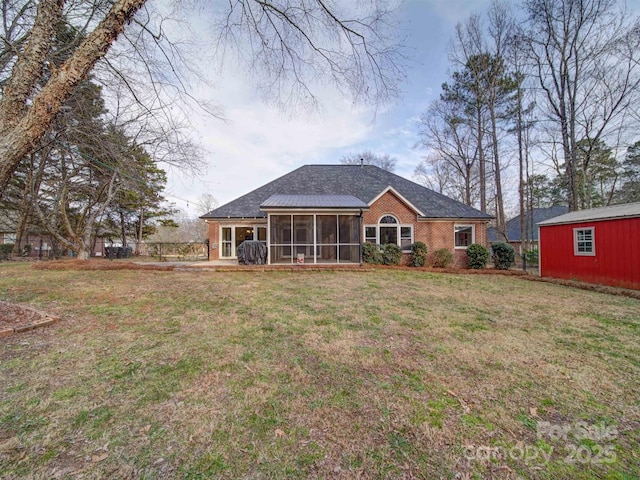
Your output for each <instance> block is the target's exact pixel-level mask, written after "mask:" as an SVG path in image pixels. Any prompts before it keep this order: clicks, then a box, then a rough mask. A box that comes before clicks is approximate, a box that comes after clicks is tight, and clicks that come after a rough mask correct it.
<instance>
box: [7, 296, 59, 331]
mask: <svg viewBox="0 0 640 480" xmlns="http://www.w3.org/2000/svg"><path fill="white" fill-rule="evenodd" d="M58 320H60V319H59V318H58V317H55V316H53V315H49V314H47V313H44V312H39V311H38V310H34V309H32V308H28V307H23V306H20V305H15V304H13V303H7V302H2V301H0V338H1V337H8V336H9V335H13V334H14V333H19V332H25V331H27V330H33V329H34V328H38V327H46V326H48V325H51V324H53V323H55V322H57V321H58Z"/></svg>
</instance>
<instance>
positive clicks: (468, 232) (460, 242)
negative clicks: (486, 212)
mask: <svg viewBox="0 0 640 480" xmlns="http://www.w3.org/2000/svg"><path fill="white" fill-rule="evenodd" d="M475 233H476V232H475V226H474V225H456V226H455V227H454V236H455V247H456V248H467V247H468V246H469V245H471V244H472V243H475Z"/></svg>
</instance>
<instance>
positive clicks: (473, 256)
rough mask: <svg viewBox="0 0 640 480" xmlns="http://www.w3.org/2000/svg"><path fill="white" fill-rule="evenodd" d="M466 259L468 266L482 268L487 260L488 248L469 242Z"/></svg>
mask: <svg viewBox="0 0 640 480" xmlns="http://www.w3.org/2000/svg"><path fill="white" fill-rule="evenodd" d="M467 261H468V263H469V268H475V269H476V270H480V269H483V268H484V267H486V266H487V262H488V261H489V250H488V249H487V248H486V247H485V246H484V245H480V244H479V243H474V244H471V245H469V246H468V247H467Z"/></svg>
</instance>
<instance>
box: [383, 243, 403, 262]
mask: <svg viewBox="0 0 640 480" xmlns="http://www.w3.org/2000/svg"><path fill="white" fill-rule="evenodd" d="M401 260H402V250H401V249H400V247H399V246H398V245H396V244H395V243H387V244H386V245H383V246H382V263H384V264H385V265H400V261H401Z"/></svg>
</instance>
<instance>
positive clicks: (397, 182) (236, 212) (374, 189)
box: [200, 165, 493, 220]
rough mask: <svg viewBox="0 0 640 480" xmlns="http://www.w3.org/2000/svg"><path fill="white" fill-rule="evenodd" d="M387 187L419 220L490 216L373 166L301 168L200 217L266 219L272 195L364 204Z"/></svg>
mask: <svg viewBox="0 0 640 480" xmlns="http://www.w3.org/2000/svg"><path fill="white" fill-rule="evenodd" d="M388 187H391V188H393V189H394V190H395V191H397V192H398V193H399V194H400V195H402V196H403V197H404V198H405V199H406V200H407V201H409V202H410V203H411V204H412V205H413V206H415V207H416V208H417V209H419V210H420V212H422V214H423V215H424V217H423V218H468V219H486V220H489V219H491V218H493V217H491V215H488V214H486V213H482V212H480V211H479V210H476V209H475V208H472V207H469V206H467V205H464V204H463V203H460V202H458V201H456V200H452V199H451V198H449V197H446V196H444V195H441V194H439V193H437V192H434V191H433V190H429V189H428V188H426V187H423V186H422V185H418V184H417V183H415V182H412V181H410V180H407V179H406V178H403V177H400V176H399V175H396V174H393V173H391V172H387V171H386V170H383V169H381V168H378V167H375V166H373V165H364V166H360V165H304V166H302V167H300V168H298V169H296V170H294V171H292V172H290V173H287V174H286V175H284V176H282V177H280V178H277V179H275V180H273V181H272V182H269V183H267V184H266V185H263V186H262V187H260V188H257V189H255V190H253V191H252V192H249V193H247V194H246V195H243V196H241V197H239V198H237V199H235V200H233V201H231V202H229V203H227V204H225V205H222V206H221V207H218V208H216V209H215V210H212V211H210V212H209V213H207V214H205V215H203V216H202V217H200V218H257V217H266V213H265V212H263V211H261V210H260V206H261V205H263V204H264V203H265V201H266V200H267V199H269V198H270V197H271V196H272V195H278V194H280V195H352V196H354V197H356V198H358V199H359V200H361V201H362V202H364V203H366V204H367V205H368V204H369V203H371V201H372V200H374V199H375V198H376V197H377V196H378V195H380V194H381V193H383V192H384V191H385V190H386V189H387V188H388Z"/></svg>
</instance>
